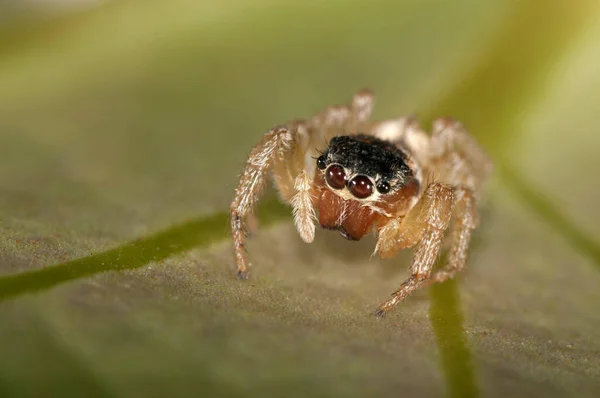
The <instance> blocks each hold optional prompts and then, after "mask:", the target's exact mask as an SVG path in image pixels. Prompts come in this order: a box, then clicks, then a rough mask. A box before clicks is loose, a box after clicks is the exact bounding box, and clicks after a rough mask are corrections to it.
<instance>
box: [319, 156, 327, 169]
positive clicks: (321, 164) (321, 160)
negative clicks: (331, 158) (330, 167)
mask: <svg viewBox="0 0 600 398" xmlns="http://www.w3.org/2000/svg"><path fill="white" fill-rule="evenodd" d="M317 167H318V168H319V169H321V170H325V167H327V158H326V156H325V155H321V156H319V157H318V158H317Z"/></svg>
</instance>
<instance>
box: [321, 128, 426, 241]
mask: <svg viewBox="0 0 600 398" xmlns="http://www.w3.org/2000/svg"><path fill="white" fill-rule="evenodd" d="M409 163H410V162H409V160H408V158H407V156H406V154H405V153H404V152H402V151H401V150H400V149H399V148H398V147H396V146H395V145H394V144H392V143H390V142H388V141H383V140H380V139H378V138H375V137H373V136H369V135H362V134H359V135H353V136H338V137H334V138H332V139H331V141H330V142H329V146H328V147H327V149H326V150H325V151H324V152H323V153H322V154H321V156H319V157H318V158H317V168H318V169H319V170H320V173H319V172H317V179H318V181H319V182H320V185H321V186H322V187H323V190H322V194H321V197H320V200H319V221H320V223H321V226H323V227H324V228H328V229H338V230H340V232H341V233H342V235H343V236H344V237H346V238H348V239H354V240H358V239H360V238H361V237H362V236H363V235H364V234H365V233H366V232H368V229H369V228H370V227H371V226H372V225H373V223H374V221H375V220H376V219H377V217H381V216H386V215H387V216H392V213H395V212H396V211H395V210H396V208H397V207H398V204H399V202H400V201H402V200H403V199H404V201H406V200H405V199H407V198H412V197H413V196H414V195H416V193H417V191H418V189H419V183H418V181H417V179H415V177H414V173H413V170H412V169H411V168H410V167H409V165H408V164H409Z"/></svg>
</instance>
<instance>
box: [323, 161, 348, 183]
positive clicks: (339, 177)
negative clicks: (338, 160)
mask: <svg viewBox="0 0 600 398" xmlns="http://www.w3.org/2000/svg"><path fill="white" fill-rule="evenodd" d="M325 179H326V180H327V183H328V184H329V186H330V187H331V188H333V189H342V188H344V187H345V186H346V173H345V172H344V168H343V167H342V166H338V165H337V164H334V165H332V166H330V167H329V168H328V169H327V172H326V173H325Z"/></svg>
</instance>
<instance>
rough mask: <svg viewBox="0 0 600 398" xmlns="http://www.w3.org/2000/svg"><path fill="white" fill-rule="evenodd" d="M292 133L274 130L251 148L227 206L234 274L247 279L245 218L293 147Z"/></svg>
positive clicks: (282, 128)
mask: <svg viewBox="0 0 600 398" xmlns="http://www.w3.org/2000/svg"><path fill="white" fill-rule="evenodd" d="M293 142H294V137H293V134H292V133H291V132H290V130H288V129H287V128H286V127H277V128H274V129H272V130H271V131H269V132H268V133H266V134H265V135H264V136H263V137H262V139H261V140H260V142H259V143H258V144H257V145H256V146H255V147H254V149H252V152H250V156H249V157H248V161H247V163H246V168H245V169H244V171H243V173H242V176H241V178H240V182H239V184H238V186H237V188H236V190H235V196H234V199H233V202H232V203H231V207H230V216H231V230H232V235H233V245H234V251H235V257H236V262H237V268H238V271H237V275H238V277H239V278H241V279H246V278H247V276H248V271H249V267H250V264H249V262H248V256H247V253H246V244H245V241H246V236H247V227H246V225H245V224H246V219H247V217H248V215H249V214H251V213H252V211H253V209H254V206H255V205H256V202H257V201H258V199H259V197H260V194H261V192H262V190H263V187H264V185H265V180H266V177H267V173H268V171H269V169H270V168H271V167H272V166H273V164H274V163H275V162H277V161H282V160H283V156H284V154H285V153H286V152H287V151H288V150H289V149H290V148H291V147H292V145H293Z"/></svg>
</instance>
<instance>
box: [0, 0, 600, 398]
mask: <svg viewBox="0 0 600 398" xmlns="http://www.w3.org/2000/svg"><path fill="white" fill-rule="evenodd" d="M0 7H1V5H0ZM0 12H2V10H1V8H0ZM599 18H600V8H599V7H598V6H597V5H596V3H594V2H592V1H584V0H581V1H576V2H567V1H566V0H565V1H559V0H550V1H548V0H545V1H542V0H539V1H538V0H535V1H530V2H517V1H509V2H506V1H489V2H480V1H475V0H462V1H460V2H443V1H424V2H415V1H409V0H406V1H402V2H393V1H375V2H370V3H368V5H367V3H363V2H356V1H341V0H331V1H328V2H319V1H316V0H311V1H308V2H304V3H302V4H300V3H298V4H296V5H285V6H284V5H282V4H281V5H279V4H277V3H272V2H253V3H250V2H245V1H242V0H237V1H235V2H228V3H227V4H226V5H225V4H220V3H217V2H187V1H182V0H176V1H172V2H143V1H121V2H113V3H110V4H107V5H105V6H102V7H100V8H98V9H96V10H92V11H90V12H85V13H80V14H77V15H75V14H74V15H70V16H66V17H61V18H57V19H55V20H52V21H48V22H39V23H32V24H30V25H28V26H27V27H24V28H22V29H15V28H14V26H13V27H12V28H11V30H10V31H5V32H0V164H1V166H2V167H0V188H1V195H0V230H1V232H2V240H1V241H0V245H2V251H0V256H1V258H2V260H1V261H0V275H2V276H0V317H1V319H2V322H0V357H1V358H2V359H3V360H2V361H0V395H1V396H10V397H21V396H23V397H25V396H27V397H30V396H55V395H61V396H102V397H104V396H144V397H148V396H156V397H163V396H175V397H176V396H190V395H194V396H198V395H200V396H203V395H206V396H250V395H257V396H258V395H261V396H281V395H285V396H307V395H308V396H346V397H347V396H361V397H362V396H382V395H383V396H392V395H393V396H398V395H406V396H439V395H444V394H445V395H449V396H455V397H459V396H460V397H469V396H470V397H476V396H531V395H533V394H538V395H540V396H548V397H554V396H556V397H558V396H565V395H569V396H570V395H576V396H590V397H592V396H597V395H598V393H599V392H600V317H599V316H598V314H599V313H600V312H599V311H598V310H599V305H598V303H600V291H599V290H598V288H597V287H598V285H599V284H600V274H599V273H598V271H599V266H600V254H599V246H598V241H599V240H600V239H599V238H600V230H599V229H598V225H600V223H598V221H599V217H600V216H599V214H600V213H599V212H597V211H595V210H594V209H595V206H594V205H595V204H596V203H597V202H598V199H600V190H598V188H597V187H596V185H597V184H593V183H592V182H593V181H595V178H596V177H595V175H596V171H597V170H598V168H597V165H596V163H597V162H596V156H597V155H596V154H597V153H598V150H599V149H600V139H598V135H597V131H596V130H597V126H598V123H597V121H596V113H597V112H596V105H595V104H596V103H597V102H598V100H600V78H599V77H598V74H597V73H596V71H597V68H598V66H599V65H600V59H599V58H598V55H597V54H600V51H599V50H600V48H599V47H598V46H599V44H598V41H597V40H596V38H597V37H598V35H599V34H600V31H599V27H600V24H599V23H598V22H599ZM3 33H5V34H3ZM364 86H368V87H371V88H372V89H374V90H375V92H376V93H377V94H378V103H377V110H376V116H377V117H381V118H384V117H385V118H387V117H395V116H398V115H404V114H411V113H416V114H417V115H418V116H419V117H420V118H421V119H422V120H423V122H424V124H425V125H427V123H428V122H429V121H431V120H432V119H433V118H435V117H437V116H446V115H451V116H454V117H457V118H459V119H460V120H461V121H463V122H464V123H465V125H466V126H467V127H468V128H469V129H470V130H471V131H472V132H473V134H475V135H476V136H477V138H478V139H479V140H480V141H481V143H482V144H483V146H485V147H486V149H487V150H488V151H489V152H490V153H491V154H492V156H493V158H494V161H495V163H496V172H495V174H494V178H493V180H492V181H491V183H490V186H489V189H488V192H487V195H486V198H485V201H484V203H483V204H482V213H483V220H482V226H481V228H480V229H479V230H478V232H477V236H476V239H475V243H474V244H473V247H472V250H471V252H470V258H469V265H468V269H467V270H466V271H465V272H464V273H463V275H461V276H460V278H458V279H457V280H456V281H451V282H448V283H445V284H442V285H439V286H434V287H432V288H430V289H429V292H428V291H426V290H424V291H421V292H418V293H417V294H415V295H413V296H412V297H410V298H409V299H408V300H406V301H405V302H403V303H401V304H400V305H399V306H398V307H397V309H396V310H395V311H394V312H392V313H390V314H389V315H388V316H387V317H386V318H385V319H383V320H378V319H375V318H374V317H373V316H372V313H373V310H374V308H375V306H376V305H377V303H378V302H379V301H380V300H383V299H385V298H386V296H387V295H388V294H389V293H391V292H392V291H393V290H394V289H395V288H397V287H398V286H399V284H400V283H401V282H402V280H403V279H404V278H405V277H406V276H407V267H408V264H409V261H410V253H408V252H407V253H402V254H401V255H400V256H398V257H397V258H396V259H394V260H386V261H383V260H379V259H377V258H375V257H373V258H371V253H372V250H373V246H374V241H373V239H366V240H364V241H361V242H346V241H344V240H343V239H341V238H340V237H339V236H337V235H336V234H333V233H331V232H328V231H318V233H317V238H316V241H315V243H313V244H312V245H309V246H307V245H305V244H304V243H302V242H301V240H300V239H299V237H298V236H297V234H296V233H295V231H294V228H293V225H291V223H290V222H289V220H290V217H289V216H288V215H287V214H289V213H290V211H289V208H287V207H285V206H283V205H282V204H279V203H278V202H277V201H276V200H275V199H274V198H273V196H268V197H267V198H265V200H264V201H263V202H261V206H260V208H259V215H260V217H261V220H260V221H261V229H260V231H259V234H258V235H257V236H256V237H255V238H254V239H253V240H252V242H251V243H250V245H249V254H250V256H251V259H252V262H253V264H254V266H253V273H252V277H251V279H250V280H249V281H247V282H245V283H242V282H240V281H237V280H236V279H235V276H234V268H235V267H234V261H233V257H232V249H231V242H230V241H229V240H228V236H229V230H228V215H227V214H226V213H224V211H225V210H226V209H227V206H228V203H229V201H230V200H231V197H232V193H233V188H234V186H235V184H236V176H237V174H238V173H239V172H240V171H241V168H242V167H243V164H244V161H245V156H246V155H247V153H248V151H249V150H250V149H251V147H252V145H253V144H255V143H256V142H257V141H258V139H259V138H260V136H261V134H263V133H264V132H265V131H266V130H268V129H269V128H270V127H271V126H272V125H274V124H277V123H281V122H285V121H286V120H289V119H293V118H296V117H303V116H309V115H311V114H313V113H314V112H316V111H318V110H319V109H320V108H322V107H323V106H325V105H328V104H331V103H338V102H342V101H345V100H346V99H347V98H348V97H349V96H351V95H352V93H353V92H354V91H355V90H357V89H359V88H361V87H364Z"/></svg>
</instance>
